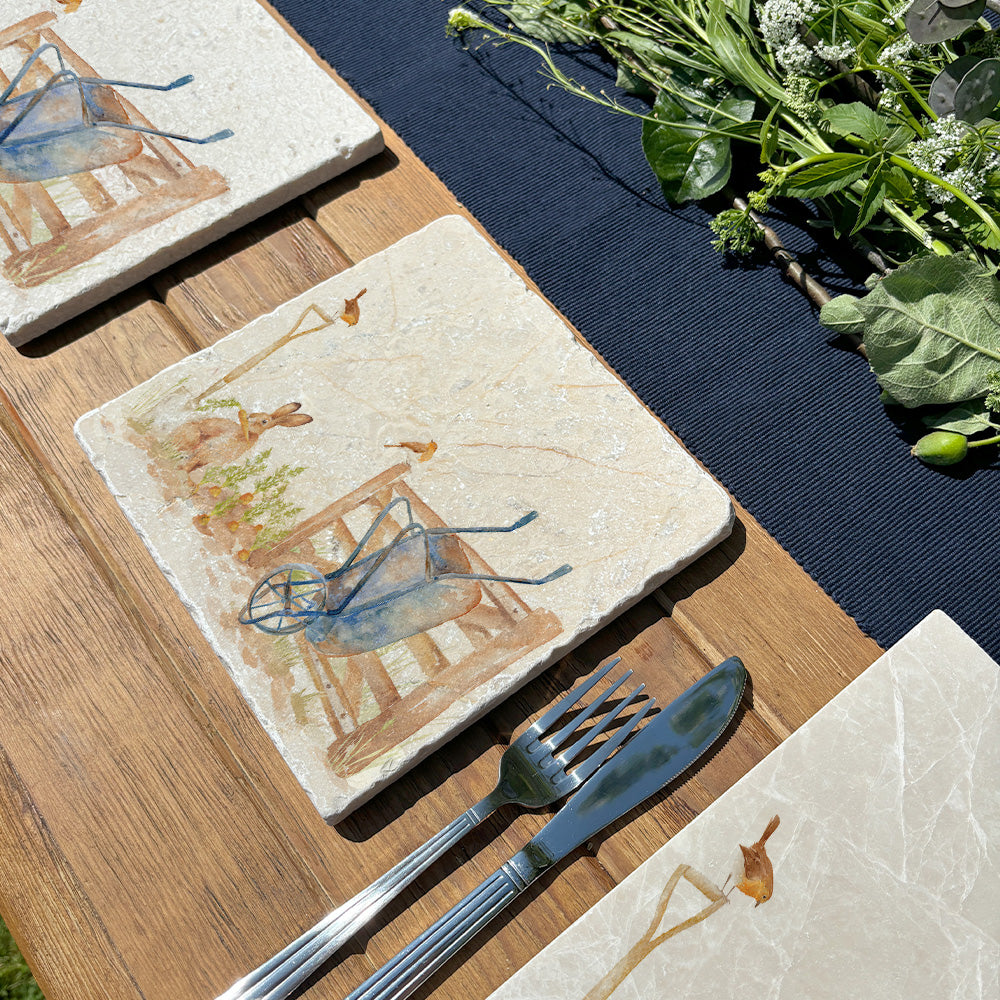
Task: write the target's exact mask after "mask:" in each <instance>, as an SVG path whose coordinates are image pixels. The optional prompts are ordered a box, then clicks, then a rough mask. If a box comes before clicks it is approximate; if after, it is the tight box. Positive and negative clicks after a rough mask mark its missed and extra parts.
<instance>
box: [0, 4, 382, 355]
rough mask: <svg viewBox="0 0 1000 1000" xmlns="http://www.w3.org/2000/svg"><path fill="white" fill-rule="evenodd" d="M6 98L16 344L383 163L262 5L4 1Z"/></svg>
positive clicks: (0, 23) (6, 231) (8, 241)
mask: <svg viewBox="0 0 1000 1000" xmlns="http://www.w3.org/2000/svg"><path fill="white" fill-rule="evenodd" d="M0 95H3V100H2V101H0V329H2V330H3V332H4V333H5V334H6V335H7V337H8V338H9V339H10V340H11V341H12V342H13V343H15V344H20V343H23V342H25V341H27V340H29V339H30V338H32V337H35V336H37V335H38V334H40V333H43V332H44V331H45V330H48V329H51V328H52V327H53V326H55V325H56V324H58V323H61V322H63V321H65V320H67V319H69V318H71V317H72V316H74V315H76V314H77V313H79V312H81V311H83V310H84V309H87V308H89V307H91V306H94V305H96V304H97V303H99V302H100V301H101V300H103V299H105V298H107V297H108V296H109V295H112V294H114V293H115V292H118V291H120V290H121V289H123V288H125V287H127V286H128V285H130V284H134V283H135V282H136V281H139V280H141V279H143V278H145V277H148V276H149V275H151V274H153V273H154V272H156V271H157V270H160V269H161V268H163V267H165V266H167V265H168V264H171V263H173V262H174V261H176V260H178V259H180V258H181V257H183V256H184V255H186V254H189V253H191V252H192V251H193V250H196V249H198V248H199V247H201V246H204V245H205V244H206V243H208V242H209V241H210V240H213V239H216V238H218V237H219V236H222V235H223V234H225V233H227V232H230V231H232V230H234V229H237V228H238V227H240V226H242V225H245V224H246V223H248V222H250V221H251V220H252V219H255V218H257V217H258V216H260V215H263V214H264V213H265V212H269V211H271V210H272V209H274V208H276V207H278V206H279V205H280V204H282V203H283V202H285V201H287V200H289V199H291V198H294V197H296V196H297V195H299V194H302V193H303V192H305V191H308V190H309V189H310V188H313V187H315V186H316V185H317V184H320V183H322V182H324V181H326V180H329V179H330V178H331V177H334V176H335V175H336V174H338V173H340V172H342V171H343V170H346V169H347V168H348V167H350V166H352V165H353V164H355V163H358V162H360V161H361V160H363V159H365V158H366V157H368V156H371V155H373V154H374V153H376V152H378V151H379V150H380V149H381V148H382V138H381V135H380V133H379V130H378V127H377V126H376V124H375V122H374V121H373V120H372V119H371V118H370V117H369V116H368V115H366V114H365V113H364V112H363V111H362V110H361V108H360V107H359V106H358V105H357V104H356V103H355V102H354V101H353V100H352V99H351V98H350V97H349V96H348V95H347V94H346V93H345V92H344V90H342V89H341V88H340V87H339V86H338V85H337V84H336V83H335V82H334V81H333V79H332V78H331V77H330V76H329V74H328V73H327V72H326V71H325V70H324V69H323V68H322V67H321V66H320V65H319V64H318V63H317V62H316V61H315V60H314V59H313V58H312V56H310V54H309V53H308V52H307V51H306V50H305V49H304V48H303V47H302V46H301V45H300V44H299V43H298V42H297V41H296V40H295V39H294V38H293V37H292V35H291V34H289V32H288V31H287V30H286V29H285V28H284V27H283V25H282V24H280V23H279V22H278V21H276V20H275V18H274V17H273V16H272V15H271V14H270V13H269V12H268V11H267V10H266V9H265V8H264V7H263V6H261V4H259V3H257V2H256V0H215V2H213V3H205V2H203V0H170V2H169V3H162V4H152V3H150V2H149V0H73V2H65V0H63V2H55V0H4V3H3V5H2V14H0ZM207 139H208V140H212V141H209V142H205V141H204V140H207ZM191 140H197V141H191Z"/></svg>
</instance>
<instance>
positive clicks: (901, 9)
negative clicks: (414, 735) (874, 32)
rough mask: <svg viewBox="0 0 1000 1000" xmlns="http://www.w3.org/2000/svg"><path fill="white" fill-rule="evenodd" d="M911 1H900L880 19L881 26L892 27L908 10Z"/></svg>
mask: <svg viewBox="0 0 1000 1000" xmlns="http://www.w3.org/2000/svg"><path fill="white" fill-rule="evenodd" d="M912 2H913V0H901V2H900V3H897V4H896V5H895V6H894V7H892V9H891V10H890V11H889V13H888V14H886V15H885V17H883V18H882V23H883V24H888V25H890V26H892V25H894V24H895V23H896V22H897V21H898V20H899V19H900V18H901V17H902V16H903V15H904V14H905V13H906V12H907V11H908V10H909V9H910V5H911V4H912Z"/></svg>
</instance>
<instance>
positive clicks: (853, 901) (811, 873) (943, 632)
mask: <svg viewBox="0 0 1000 1000" xmlns="http://www.w3.org/2000/svg"><path fill="white" fill-rule="evenodd" d="M750 669H751V673H752V664H751V665H750ZM998 695H1000V667H998V666H997V664H996V663H995V662H993V661H992V660H991V659H990V658H989V657H988V656H987V655H986V654H985V653H984V652H983V651H982V650H981V649H980V648H979V647H978V646H977V645H976V644H975V643H974V642H973V641H972V640H971V639H970V638H969V637H968V636H967V635H965V633H964V632H962V630H961V629H959V627H958V626H957V625H955V624H954V622H952V621H951V620H950V619H949V618H948V617H947V615H945V614H944V613H943V612H940V611H935V612H933V613H932V614H930V615H929V616H928V617H927V618H926V619H924V621H923V622H921V623H920V624H919V625H918V626H917V627H916V628H914V629H913V630H912V631H911V632H909V633H908V634H907V635H906V636H905V637H904V638H903V639H902V640H900V642H898V643H897V644H896V645H895V646H893V647H892V649H890V650H889V651H888V652H887V653H886V654H885V655H884V656H882V657H881V658H880V659H879V660H878V661H877V662H876V663H875V664H874V665H873V666H872V667H870V668H869V669H868V670H867V671H865V673H863V674H862V675H861V676H860V677H859V678H857V680H855V681H854V682H853V683H851V684H850V685H849V686H848V687H847V688H845V689H844V690H843V691H842V692H841V693H840V694H839V695H838V696H837V697H836V698H834V699H833V700H832V701H831V702H830V703H829V704H828V705H826V706H825V707H824V708H823V709H822V710H821V711H820V712H818V713H817V714H816V715H815V716H814V717H813V718H812V719H810V720H809V722H807V723H806V724H805V725H804V726H802V728H800V729H799V730H798V731H797V732H795V733H793V734H792V736H790V737H789V738H788V739H787V740H786V741H785V742H784V743H782V744H781V745H780V746H779V747H778V748H777V749H776V750H774V751H773V752H772V753H771V754H770V755H768V757H767V758H765V760H763V761H762V762H761V763H760V764H758V765H757V766H756V767H755V768H754V769H753V770H752V771H750V772H749V773H748V774H747V775H746V776H745V777H744V778H742V779H741V780H740V781H739V782H738V783H737V784H736V785H734V786H733V787H732V788H731V789H730V790H729V791H728V792H726V794H725V795H723V796H722V797H721V798H719V799H718V800H717V801H716V802H715V803H713V804H712V805H711V806H710V807H709V808H708V809H706V810H705V812H704V813H702V814H701V815H700V816H698V817H697V818H696V819H695V820H693V821H692V822H691V823H690V824H689V825H688V826H686V827H685V828H684V829H683V830H682V831H681V832H680V833H679V834H678V835H677V836H675V837H674V838H673V839H672V840H671V841H670V842H669V843H667V844H666V845H665V846H664V847H662V848H661V849H660V850H659V851H658V852H657V853H656V854H654V855H653V857H652V858H650V859H649V861H647V862H646V863H645V864H644V865H642V866H641V867H640V868H639V869H638V870H637V871H636V872H634V873H633V874H632V875H631V876H630V877H629V878H627V879H626V880H625V881H624V882H622V883H621V884H620V885H619V886H617V887H616V888H615V889H614V890H613V891H612V892H611V893H609V894H608V895H607V896H606V897H605V898H604V899H603V900H602V901H601V902H600V903H598V904H597V905H596V906H594V907H593V908H592V909H591V910H589V911H588V912H587V913H586V914H585V915H584V916H583V917H582V918H581V919H580V920H578V921H577V922H576V923H575V924H574V925H573V926H572V927H570V928H569V929H568V930H567V931H565V932H564V933H563V934H562V935H561V936H560V937H559V938H557V939H556V940H555V941H554V942H553V943H552V944H551V945H550V946H549V947H548V948H546V949H545V950H543V951H542V952H541V953H540V954H539V955H538V956H537V957H536V958H535V959H534V960H532V961H531V962H529V963H528V965H526V966H525V967H524V968H523V969H522V970H521V971H520V972H518V973H517V974H516V975H514V976H513V977H512V978H511V979H510V980H509V981H508V982H507V983H506V984H505V985H504V986H503V987H501V988H500V989H499V990H497V991H496V992H495V993H494V994H493V996H492V998H491V1000H520V998H522V997H525V998H527V997H530V998H531V1000H577V998H581V1000H582V998H586V1000H607V998H610V997H614V998H615V1000H630V998H636V1000H637V998H640V997H642V998H648V997H653V996H655V997H661V996H663V997H684V998H685V1000H698V998H705V1000H708V998H711V1000H719V998H728V997H732V998H737V997H738V998H740V1000H754V998H760V1000H764V998H768V1000H784V998H788V1000H801V998H803V997H809V998H810V1000H821V998H826V997H829V998H831V1000H834V998H836V1000H848V998H858V1000H900V998H901V997H906V998H908V1000H940V998H942V997H948V998H949V1000H958V998H968V1000H986V998H992V1000H995V998H996V997H997V996H998V995H1000V985H998V984H1000V905H998V902H997V901H998V900H1000V697H998ZM776 816H777V817H779V822H778V823H777V826H776V827H775V825H774V822H773V818H774V817H776ZM765 834H768V836H767V837H766V839H765V840H764V843H763V847H762V848H761V845H760V844H759V841H760V839H761V838H762V837H764V835H765ZM738 845H744V846H745V847H746V848H748V854H749V857H747V856H745V855H744V852H742V851H741V850H740V848H739V846H738ZM763 855H766V856H767V861H766V862H765V860H764V857H763ZM768 862H769V863H770V866H771V877H770V879H768V878H767V872H766V870H765V868H766V864H767V863H768ZM760 900H763V901H760Z"/></svg>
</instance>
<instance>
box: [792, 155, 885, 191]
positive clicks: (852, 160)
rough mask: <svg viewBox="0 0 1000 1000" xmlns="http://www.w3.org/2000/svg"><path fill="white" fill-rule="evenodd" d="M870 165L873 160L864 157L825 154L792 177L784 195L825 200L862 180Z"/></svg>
mask: <svg viewBox="0 0 1000 1000" xmlns="http://www.w3.org/2000/svg"><path fill="white" fill-rule="evenodd" d="M870 162H871V157H870V156H864V155H863V154H861V153H829V154H823V155H822V157H817V162H816V163H814V164H813V165H812V166H809V167H805V168H804V169H802V170H797V171H796V172H795V173H793V174H789V176H788V179H787V180H786V181H785V182H784V184H783V185H782V188H781V193H782V194H786V195H790V196H792V197H795V198H822V197H823V196H824V195H828V194H832V193H833V192H834V191H842V190H843V189H844V188H845V187H850V186H851V185H852V184H853V183H854V182H855V181H856V180H860V179H861V178H862V177H863V176H864V174H865V171H866V170H867V169H868V165H869V163H870Z"/></svg>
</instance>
